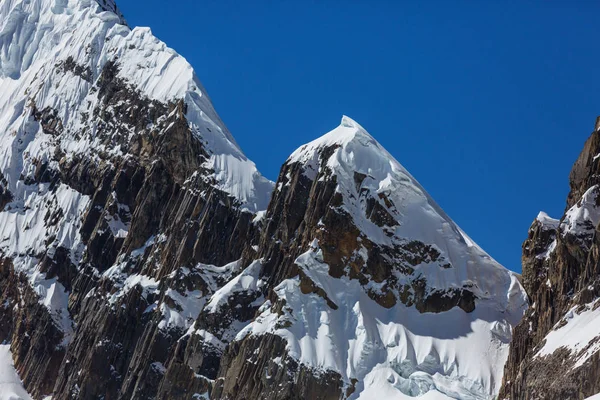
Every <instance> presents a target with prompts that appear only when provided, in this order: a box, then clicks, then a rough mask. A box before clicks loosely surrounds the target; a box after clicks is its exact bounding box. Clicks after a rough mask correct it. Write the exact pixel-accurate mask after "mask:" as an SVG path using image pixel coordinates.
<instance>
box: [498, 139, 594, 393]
mask: <svg viewBox="0 0 600 400" xmlns="http://www.w3.org/2000/svg"><path fill="white" fill-rule="evenodd" d="M599 154H600V132H599V131H598V129H596V130H595V131H594V132H593V133H592V135H591V137H590V138H589V139H588V140H587V141H586V143H585V145H584V148H583V151H582V152H581V154H580V155H579V158H578V159H577V161H576V162H575V165H574V166H573V169H572V171H571V175H570V186H571V191H570V193H569V196H568V197H567V207H566V210H565V214H564V216H563V217H562V218H561V219H560V220H554V219H552V218H550V217H548V216H547V215H546V214H544V213H540V215H539V216H538V217H537V219H536V220H535V221H534V222H533V225H532V226H531V228H530V230H529V236H528V238H527V240H526V241H525V243H524V244H523V278H522V282H523V286H524V287H525V289H526V290H527V293H528V294H529V297H530V302H531V304H532V306H531V308H530V309H529V310H528V311H527V313H526V315H525V317H524V319H523V321H522V322H521V323H520V324H519V325H518V326H517V327H516V328H515V331H514V334H513V342H512V343H511V350H510V355H509V358H508V362H507V364H506V368H505V375H504V384H503V387H502V390H501V392H500V398H502V399H511V400H517V399H548V400H552V399H557V400H558V399H561V400H565V399H581V398H586V397H588V396H591V395H593V394H596V393H598V392H600V370H599V369H598V367H599V365H600V364H599V360H600V358H599V357H600V356H599V354H598V350H600V347H598V343H599V341H600V332H598V331H597V325H594V324H597V322H598V321H600V319H595V313H596V310H597V309H598V306H600V303H599V302H598V298H599V297H600V281H599V277H600V258H599V254H600V241H599V239H598V234H597V233H598V230H597V229H598V223H599V222H600V198H599V194H600V192H599V190H598V185H599V184H600V180H599V178H598V177H600V158H599V157H598V155H599ZM594 321H595V322H594Z"/></svg>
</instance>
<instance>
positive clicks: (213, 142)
mask: <svg viewBox="0 0 600 400" xmlns="http://www.w3.org/2000/svg"><path fill="white" fill-rule="evenodd" d="M101 3H102V4H103V5H104V6H99V5H98V4H97V3H96V2H95V1H93V0H69V1H62V0H32V1H24V0H7V1H3V2H2V4H0V116H1V118H2V119H1V120H0V126H2V127H3V135H4V136H2V138H1V139H2V142H1V143H2V148H1V149H0V151H1V153H0V154H2V157H1V158H2V164H1V165H0V168H1V169H2V171H4V174H5V176H6V179H7V181H8V185H9V188H10V189H11V191H12V190H14V189H15V186H16V184H17V180H18V177H19V175H20V174H25V175H26V174H27V173H30V171H26V170H23V167H24V165H23V164H24V163H25V164H26V163H27V160H30V159H45V158H50V154H51V152H52V151H55V148H56V147H59V148H60V149H61V150H63V151H65V152H67V153H68V154H69V155H70V156H72V157H73V156H75V155H77V154H78V153H85V152H89V151H92V150H93V151H96V152H99V151H103V150H104V151H107V152H117V153H118V152H119V151H120V148H119V147H118V146H117V147H116V148H111V147H110V146H106V145H105V144H103V143H99V138H98V137H97V136H96V134H97V133H98V131H99V130H100V128H101V127H98V126H96V125H95V122H96V121H94V118H93V116H90V115H88V113H89V112H90V111H91V110H93V108H94V106H95V102H97V101H98V100H97V98H96V96H94V95H93V94H91V95H90V94H89V93H88V91H89V89H90V88H91V85H92V82H93V81H94V80H95V79H96V78H98V76H99V75H100V72H101V70H102V68H103V67H104V66H105V65H106V63H107V62H109V61H115V62H117V63H118V65H119V71H118V76H119V77H122V78H123V79H124V80H126V81H127V82H128V83H129V84H130V85H132V86H134V87H135V88H136V89H137V90H140V91H141V92H142V93H143V94H144V95H146V96H147V97H148V98H150V99H152V100H157V101H160V102H162V103H168V102H171V101H176V100H184V101H185V104H186V105H187V110H186V118H187V120H188V121H189V124H190V127H191V128H192V130H193V131H194V132H195V133H196V134H197V135H198V136H199V137H200V138H201V139H202V140H203V141H205V142H206V146H207V148H208V150H209V151H210V157H209V159H208V160H207V162H206V167H207V168H210V169H212V170H214V177H215V180H216V182H215V184H216V185H217V187H219V188H220V189H222V190H224V191H226V192H227V193H230V194H231V195H232V196H234V197H235V198H237V199H238V200H239V201H240V202H241V203H242V204H244V206H245V207H247V208H248V209H249V210H251V211H258V210H262V209H265V208H266V206H267V202H268V200H269V193H270V187H271V183H270V182H269V181H268V180H266V179H265V178H263V177H262V176H261V175H260V174H259V173H258V171H257V170H256V167H255V165H254V163H253V162H251V161H250V160H248V159H247V158H246V157H245V156H244V154H243V153H242V151H241V150H240V149H239V147H238V146H237V144H236V143H235V140H234V139H233V137H232V136H231V134H230V133H229V131H228V130H227V128H226V127H225V125H224V124H223V122H222V121H221V120H220V118H219V116H218V115H217V113H216V112H215V110H214V108H213V106H212V104H211V102H210V99H209V98H208V96H207V94H206V92H205V90H204V88H203V87H202V85H201V83H200V82H199V80H198V78H197V77H196V75H195V74H194V71H193V69H192V67H191V66H190V65H189V64H188V63H187V61H186V60H185V59H184V58H183V57H181V56H180V55H178V54H177V53H176V52H175V51H173V50H172V49H170V48H168V47H167V46H166V45H165V44H164V43H163V42H161V41H159V40H158V39H157V38H156V37H154V36H153V35H152V33H151V32H150V30H149V29H148V28H135V29H133V30H131V29H130V28H128V27H127V26H126V25H124V20H123V18H122V16H120V14H114V13H113V12H109V11H105V9H109V10H116V6H115V5H114V3H113V2H112V1H108V2H101ZM64 72H70V73H64ZM33 106H35V107H36V108H37V110H40V111H41V110H45V109H47V108H50V109H52V110H56V112H57V115H55V118H56V119H58V120H60V121H61V123H62V129H63V130H64V131H65V133H66V134H63V135H61V138H60V141H59V143H52V141H51V140H50V138H48V137H44V135H42V134H41V132H40V131H41V130H40V128H39V126H38V124H36V123H35V121H33V118H32V107H33ZM84 127H86V128H87V129H89V130H90V131H91V133H90V135H89V136H88V135H86V136H83V137H80V135H78V133H79V131H81V130H83V129H84ZM133 133H135V132H130V134H133ZM15 134H16V136H15Z"/></svg>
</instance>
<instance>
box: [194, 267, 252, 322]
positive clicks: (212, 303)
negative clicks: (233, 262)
mask: <svg viewBox="0 0 600 400" xmlns="http://www.w3.org/2000/svg"><path fill="white" fill-rule="evenodd" d="M261 270H262V263H261V262H260V261H254V262H253V263H252V264H250V265H249V266H248V267H247V268H246V269H244V270H243V271H242V272H241V273H240V274H239V275H237V276H236V277H235V278H233V279H232V280H231V281H229V282H228V283H227V284H226V285H225V286H223V287H222V288H221V289H219V290H217V291H216V292H215V294H213V295H212V296H211V298H210V300H209V301H208V303H207V304H206V308H205V309H206V311H208V312H209V313H216V312H218V311H219V309H220V308H221V307H222V306H224V305H227V304H228V302H229V299H230V298H231V297H232V296H233V295H235V294H236V293H241V292H243V293H248V292H257V291H258V290H259V289H260V288H261V287H262V286H263V285H264V282H263V281H262V280H260V279H259V274H260V272H261Z"/></svg>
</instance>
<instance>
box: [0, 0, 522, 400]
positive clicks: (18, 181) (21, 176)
mask: <svg viewBox="0 0 600 400" xmlns="http://www.w3.org/2000/svg"><path fill="white" fill-rule="evenodd" d="M0 277H1V278H0V341H2V342H5V343H10V350H11V354H12V357H13V359H14V365H15V367H16V369H17V370H18V372H19V373H20V376H21V378H22V381H23V384H24V386H25V388H26V389H27V391H28V392H29V393H30V394H31V396H32V398H35V399H40V398H44V396H52V398H53V399H54V400H63V399H140V400H141V399H182V400H183V399H186V400H189V399H198V398H213V399H218V398H227V399H245V398H262V399H282V400H283V399H306V398H311V399H340V398H343V399H358V398H361V399H366V398H373V397H382V398H398V399H405V398H411V397H415V396H423V398H438V399H439V398H456V399H491V398H493V397H494V396H495V394H497V392H498V389H499V384H500V382H501V378H502V366H503V365H504V361H505V359H506V356H507V351H508V343H509V341H510V338H511V328H512V327H513V326H514V325H515V324H517V322H518V321H519V319H520V317H521V315H522V314H523V312H524V311H525V309H526V308H527V301H526V300H527V299H526V295H525V294H524V292H523V289H522V287H521V286H520V284H519V282H518V279H517V277H516V276H515V275H514V274H512V273H510V272H509V271H507V270H506V269H504V268H503V267H501V266H500V265H499V264H498V263H496V262H495V261H494V260H493V259H491V258H490V257H489V256H488V255H487V254H486V253H485V252H484V251H483V250H482V249H481V248H480V247H478V246H477V245H476V244H475V243H474V242H473V241H472V240H471V239H469V237H468V236H467V235H466V234H465V233H463V232H462V230H460V228H459V227H458V226H457V225H456V224H455V223H454V222H453V221H452V220H451V219H450V218H449V217H448V216H447V215H446V214H445V213H444V212H443V211H442V210H441V208H440V207H439V206H438V205H437V204H436V203H435V202H434V201H433V200H432V199H431V197H430V196H429V195H428V194H427V193H426V191H425V190H424V189H423V187H422V186H421V185H419V183H418V182H417V181H416V180H415V179H414V178H413V177H412V176H411V175H410V174H409V173H408V172H407V171H406V169H404V168H403V167H402V166H401V165H400V164H399V163H398V162H397V161H396V160H395V159H394V158H393V157H392V156H391V155H390V154H389V153H388V152H387V151H386V150H385V149H384V148H383V147H382V146H381V145H380V144H379V143H377V141H376V140H375V139H374V138H373V137H372V136H371V135H369V134H368V133H367V131H366V130H365V129H364V128H362V127H361V126H360V125H359V124H358V123H356V122H355V121H353V120H352V119H350V118H348V117H344V118H343V119H342V122H341V125H340V126H339V127H337V128H336V129H334V130H333V131H331V132H330V133H328V134H326V135H325V136H323V137H321V138H319V139H317V140H315V141H313V142H311V143H308V144H307V145H304V146H302V147H300V148H299V149H298V150H297V151H296V152H294V153H293V154H292V155H291V156H290V157H289V158H288V159H287V161H285V163H284V165H283V167H282V169H281V172H280V174H279V177H278V180H277V182H276V183H273V182H270V181H269V180H267V179H265V178H264V177H262V175H261V174H260V173H259V172H258V170H257V169H256V166H255V164H254V163H253V162H252V161H250V160H249V159H247V158H246V156H245V155H244V154H243V152H242V150H241V149H240V147H239V146H238V145H237V143H236V142H235V140H234V138H233V136H232V135H231V133H230V132H229V131H228V130H227V128H226V126H225V124H224V123H223V122H222V121H221V119H220V118H219V116H218V114H217V113H216V111H215V109H214V107H213V105H212V103H211V101H210V99H209V97H208V95H207V94H206V91H205V90H204V88H203V87H202V85H201V84H200V82H199V80H198V78H197V77H196V75H195V73H194V71H193V69H192V67H191V66H190V65H189V64H188V63H187V62H186V60H185V59H184V58H183V57H181V56H180V55H178V54H177V53H176V52H175V51H173V50H172V49H170V48H168V47H167V46H166V45H165V44H164V43H163V42H161V41H160V40H158V39H157V38H156V37H154V36H153V35H152V33H151V31H150V30H149V29H147V28H134V29H130V28H129V27H128V26H127V25H126V24H125V20H124V18H123V16H122V15H121V14H120V12H119V11H118V8H117V6H116V5H115V4H114V2H112V1H108V0H102V1H99V2H94V1H91V0H68V1H67V0H8V1H5V2H2V3H1V4H0ZM3 354H4V353H3ZM5 361H6V360H5ZM12 380H14V377H13V379H12Z"/></svg>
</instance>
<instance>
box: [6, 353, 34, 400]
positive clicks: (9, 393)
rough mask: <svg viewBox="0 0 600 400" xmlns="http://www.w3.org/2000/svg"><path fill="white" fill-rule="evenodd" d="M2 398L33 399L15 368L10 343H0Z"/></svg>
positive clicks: (7, 399)
mask: <svg viewBox="0 0 600 400" xmlns="http://www.w3.org/2000/svg"><path fill="white" fill-rule="evenodd" d="M0 400H33V399H32V397H31V396H30V395H29V394H28V393H27V391H26V390H25V388H24V387H23V383H22V382H21V378H19V375H18V374H17V371H16V370H15V367H14V364H13V359H12V355H11V353H10V345H9V344H3V345H0Z"/></svg>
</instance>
